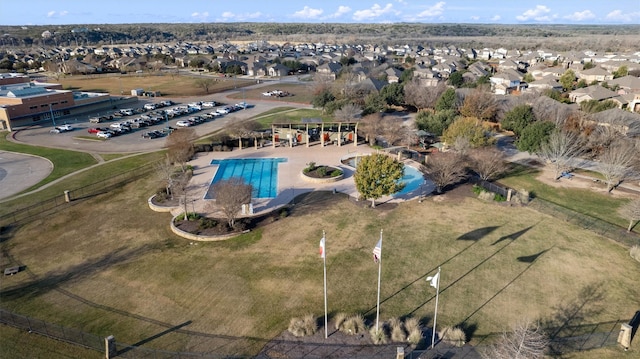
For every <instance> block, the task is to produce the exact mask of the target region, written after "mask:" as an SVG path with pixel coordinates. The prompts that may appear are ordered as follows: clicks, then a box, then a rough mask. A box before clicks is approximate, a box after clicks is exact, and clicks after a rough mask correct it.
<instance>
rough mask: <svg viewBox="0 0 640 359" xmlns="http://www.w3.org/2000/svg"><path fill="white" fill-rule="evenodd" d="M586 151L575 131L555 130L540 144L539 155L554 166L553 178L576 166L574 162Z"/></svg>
mask: <svg viewBox="0 0 640 359" xmlns="http://www.w3.org/2000/svg"><path fill="white" fill-rule="evenodd" d="M583 151H584V145H583V143H582V141H581V140H580V138H579V136H578V134H576V133H575V132H566V131H554V132H553V133H552V134H551V135H550V136H549V139H548V140H547V142H545V143H543V144H542V145H541V146H540V151H539V153H538V155H539V156H540V157H541V158H543V159H545V160H546V161H547V163H549V165H550V166H551V168H553V178H554V179H558V178H560V174H561V173H562V172H563V171H569V170H571V169H573V168H574V162H575V160H576V158H577V157H578V156H580V155H581V154H582V153H583Z"/></svg>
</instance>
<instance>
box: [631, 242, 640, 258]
mask: <svg viewBox="0 0 640 359" xmlns="http://www.w3.org/2000/svg"><path fill="white" fill-rule="evenodd" d="M629 254H631V258H633V259H635V260H637V261H638V262H640V246H638V245H637V244H636V245H635V246H633V247H631V250H630V251H629Z"/></svg>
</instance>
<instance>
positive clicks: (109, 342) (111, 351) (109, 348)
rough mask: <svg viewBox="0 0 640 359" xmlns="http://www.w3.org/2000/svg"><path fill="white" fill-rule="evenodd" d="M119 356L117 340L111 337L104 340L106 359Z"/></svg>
mask: <svg viewBox="0 0 640 359" xmlns="http://www.w3.org/2000/svg"><path fill="white" fill-rule="evenodd" d="M117 354H118V352H117V350H116V338H114V337H113V335H109V336H108V337H106V338H104V355H105V358H106V359H111V358H114V357H115V356H116V355H117Z"/></svg>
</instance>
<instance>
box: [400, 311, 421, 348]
mask: <svg viewBox="0 0 640 359" xmlns="http://www.w3.org/2000/svg"><path fill="white" fill-rule="evenodd" d="M404 329H405V330H406V331H407V333H408V336H407V342H408V343H409V344H411V345H418V344H420V341H421V340H422V329H420V320H418V319H417V318H413V317H410V318H407V319H406V320H405V321H404Z"/></svg>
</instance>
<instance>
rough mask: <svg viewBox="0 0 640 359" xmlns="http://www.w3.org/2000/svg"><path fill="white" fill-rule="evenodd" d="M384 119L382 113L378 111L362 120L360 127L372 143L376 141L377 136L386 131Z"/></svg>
mask: <svg viewBox="0 0 640 359" xmlns="http://www.w3.org/2000/svg"><path fill="white" fill-rule="evenodd" d="M383 121H384V120H383V118H382V115H381V114H380V113H378V112H375V113H372V114H370V115H367V116H365V117H363V118H362V121H360V129H361V130H362V132H363V133H364V134H365V136H366V137H367V139H368V140H369V143H370V144H371V145H373V144H375V143H376V137H378V136H381V135H382V134H383V133H384V123H383Z"/></svg>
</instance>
